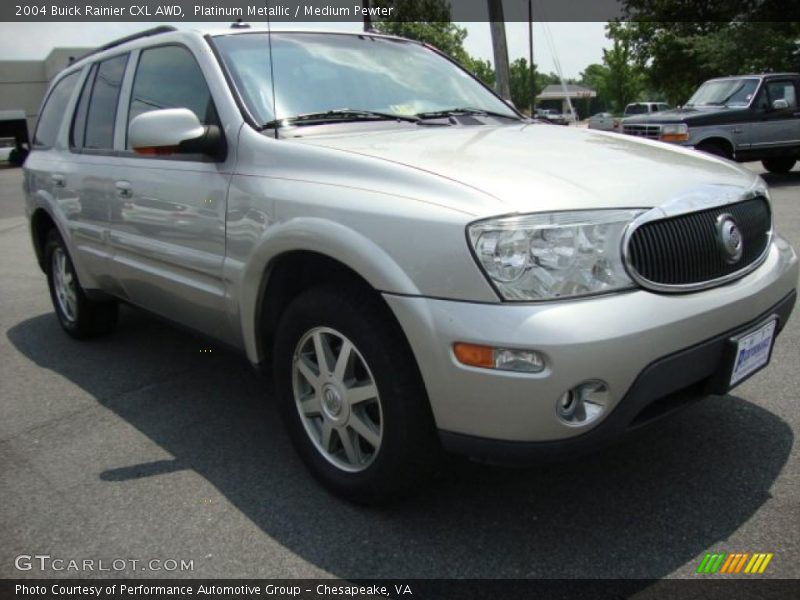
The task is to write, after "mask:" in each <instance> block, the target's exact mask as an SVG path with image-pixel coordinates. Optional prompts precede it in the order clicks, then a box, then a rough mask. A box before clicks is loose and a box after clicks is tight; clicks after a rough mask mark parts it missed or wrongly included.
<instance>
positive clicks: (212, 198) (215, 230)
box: [109, 44, 232, 339]
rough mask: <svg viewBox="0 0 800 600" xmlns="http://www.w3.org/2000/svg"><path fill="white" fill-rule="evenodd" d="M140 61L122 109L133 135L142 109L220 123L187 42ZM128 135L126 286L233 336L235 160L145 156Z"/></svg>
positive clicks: (121, 180) (118, 266) (117, 261)
mask: <svg viewBox="0 0 800 600" xmlns="http://www.w3.org/2000/svg"><path fill="white" fill-rule="evenodd" d="M133 60H135V68H133V69H132V70H131V75H130V82H129V86H128V89H129V94H126V97H125V99H124V101H123V102H122V104H121V106H120V110H121V111H122V114H123V117H122V122H123V126H122V129H123V132H124V133H127V131H128V127H129V125H130V122H131V121H132V120H133V119H134V118H135V117H136V116H137V115H139V114H142V113H144V112H147V111H150V110H157V109H163V108H188V109H190V110H192V111H193V112H194V113H195V114H196V115H197V117H198V119H199V120H200V122H201V123H203V124H208V125H210V124H215V125H219V119H218V116H217V112H216V108H215V103H214V99H213V98H212V95H211V92H210V90H209V86H208V84H207V81H206V79H205V76H204V74H203V72H202V70H201V68H200V66H199V64H198V62H197V61H196V60H195V58H194V55H193V54H192V52H191V51H190V50H189V49H188V48H187V47H186V46H183V45H179V44H166V45H161V46H154V47H149V48H144V49H142V50H141V51H138V52H135V57H134V59H133ZM123 138H124V139H122V140H121V153H120V154H121V158H120V160H121V162H122V164H123V169H122V170H121V171H120V172H119V174H118V177H117V179H116V180H115V182H114V186H115V194H116V197H115V206H114V209H113V210H112V211H111V223H110V234H109V243H110V246H111V248H112V260H113V262H114V271H115V276H116V278H117V280H118V282H119V284H120V286H121V287H122V289H123V290H124V292H125V295H126V296H127V297H128V298H129V299H130V300H131V301H132V302H134V303H135V304H137V305H140V306H142V307H144V308H147V309H149V310H151V311H153V312H155V313H157V314H160V315H162V316H165V317H167V318H169V319H171V320H174V321H176V322H179V323H183V324H185V325H187V326H189V327H192V328H194V329H197V330H200V331H203V332H205V333H208V334H210V335H212V336H214V337H218V338H223V339H227V338H228V336H229V334H230V326H229V324H228V322H227V320H226V319H225V318H224V314H225V285H224V282H223V261H224V257H225V208H226V195H227V189H228V184H229V182H230V179H231V172H232V166H231V165H232V159H230V158H229V159H228V160H227V161H224V162H215V160H214V159H211V158H209V157H207V156H202V155H194V154H175V155H167V156H164V155H158V156H155V155H151V156H141V155H137V154H135V153H134V152H133V151H132V150H131V148H130V147H129V145H128V141H127V135H123ZM231 154H232V153H230V152H229V153H228V155H229V157H230V156H231Z"/></svg>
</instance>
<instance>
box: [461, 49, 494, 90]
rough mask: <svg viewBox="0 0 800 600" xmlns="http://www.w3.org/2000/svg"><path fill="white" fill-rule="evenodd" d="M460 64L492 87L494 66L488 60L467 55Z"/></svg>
mask: <svg viewBox="0 0 800 600" xmlns="http://www.w3.org/2000/svg"><path fill="white" fill-rule="evenodd" d="M462 64H463V65H464V68H465V69H467V71H469V72H470V73H472V74H473V75H475V77H477V78H478V79H480V80H481V81H482V82H483V83H485V84H486V85H487V86H489V87H490V88H492V89H494V67H493V66H492V63H491V62H490V61H488V60H484V59H481V58H473V57H472V56H469V55H467V60H466V61H464V63H462Z"/></svg>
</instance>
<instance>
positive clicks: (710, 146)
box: [695, 142, 733, 160]
mask: <svg viewBox="0 0 800 600" xmlns="http://www.w3.org/2000/svg"><path fill="white" fill-rule="evenodd" d="M695 148H696V149H697V150H699V151H700V152H705V153H706V154H713V155H714V156H719V157H721V158H727V159H728V160H732V159H733V154H731V151H730V150H728V148H726V147H725V146H723V145H722V144H718V143H716V142H701V143H700V144H698V145H697V146H695Z"/></svg>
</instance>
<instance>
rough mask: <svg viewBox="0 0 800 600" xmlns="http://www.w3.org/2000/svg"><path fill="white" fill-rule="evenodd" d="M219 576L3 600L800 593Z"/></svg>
mask: <svg viewBox="0 0 800 600" xmlns="http://www.w3.org/2000/svg"><path fill="white" fill-rule="evenodd" d="M757 577H758V576H753V575H749V576H743V577H741V578H730V579H722V578H715V577H714V576H711V577H709V576H704V575H698V577H697V578H696V579H664V580H654V579H633V580H625V579H606V580H590V579H538V580H508V579H487V580H474V579H458V580H454V579H423V580H420V579H411V580H402V579H396V580H395V579H392V580H369V581H365V580H357V581H342V580H334V579H329V580H325V579H283V580H266V579H247V580H237V579H218V580H186V579H173V580H110V579H109V580H103V579H96V580H89V579H60V580H55V579H51V580H48V579H38V580H34V579H28V580H2V581H0V598H4V599H8V598H15V599H23V598H30V599H43V598H47V599H50V598H52V599H59V600H68V599H69V600H72V599H74V600H89V599H95V600H96V599H103V600H112V599H113V600H117V599H119V600H123V599H127V600H162V599H164V600H177V599H183V598H214V599H222V598H225V599H231V600H233V599H238V598H270V599H272V600H287V599H296V600H332V599H336V600H340V599H342V598H347V599H351V600H364V599H367V598H370V599H372V598H392V599H398V598H407V599H409V600H441V599H450V598H453V599H458V600H473V599H475V600H477V599H479V598H480V599H484V598H488V599H492V600H494V599H498V600H500V599H510V600H511V599H514V600H516V599H528V598H531V599H533V598H542V599H546V600H562V599H563V600H572V599H580V600H582V599H586V600H625V599H628V598H631V599H633V598H636V599H637V600H662V599H663V600H667V599H668V600H678V599H681V598H702V599H703V600H717V599H720V600H723V599H724V600H740V599H742V600H749V599H753V600H755V599H759V600H786V599H789V598H798V597H800V581H798V580H795V579H758V578H757Z"/></svg>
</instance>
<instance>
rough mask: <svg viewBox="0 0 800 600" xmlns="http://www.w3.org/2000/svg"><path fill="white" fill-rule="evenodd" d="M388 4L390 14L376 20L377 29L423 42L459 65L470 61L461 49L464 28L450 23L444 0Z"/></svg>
mask: <svg viewBox="0 0 800 600" xmlns="http://www.w3.org/2000/svg"><path fill="white" fill-rule="evenodd" d="M373 4H374V5H375V6H389V5H390V3H389V2H388V1H387V0H376V1H375V2H373ZM391 5H392V6H394V13H393V14H394V16H393V17H392V19H390V20H386V21H378V22H376V23H375V29H376V30H377V31H380V32H381V33H389V34H392V35H399V36H402V37H407V38H409V39H412V40H417V41H420V42H425V43H426V44H430V45H431V46H434V47H435V48H438V49H439V50H441V51H442V52H444V53H445V54H448V55H450V56H452V57H453V58H454V59H456V60H457V61H458V62H460V63H461V64H465V63H467V62H469V61H471V57H470V56H469V54H468V53H467V51H466V50H465V49H464V40H465V39H466V37H467V30H466V29H465V28H464V27H459V26H458V25H455V24H453V23H451V22H450V6H449V5H448V4H447V3H446V2H445V1H444V0H404V1H403V2H397V3H392V4H391Z"/></svg>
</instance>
